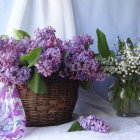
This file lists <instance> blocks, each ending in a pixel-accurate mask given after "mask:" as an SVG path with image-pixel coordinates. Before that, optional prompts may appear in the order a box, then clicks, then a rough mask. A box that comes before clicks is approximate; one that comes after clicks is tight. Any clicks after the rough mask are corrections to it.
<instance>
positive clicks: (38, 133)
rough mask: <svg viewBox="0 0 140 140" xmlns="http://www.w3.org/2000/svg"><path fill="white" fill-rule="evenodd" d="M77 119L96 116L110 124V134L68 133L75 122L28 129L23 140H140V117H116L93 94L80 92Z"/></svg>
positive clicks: (106, 104) (91, 132)
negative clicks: (89, 115)
mask: <svg viewBox="0 0 140 140" xmlns="http://www.w3.org/2000/svg"><path fill="white" fill-rule="evenodd" d="M75 112H76V113H77V115H76V117H77V116H79V115H80V114H96V115H97V116H98V117H100V118H102V119H103V120H105V121H106V122H108V124H109V126H110V131H109V133H106V134H104V133H98V132H93V131H80V132H78V131H77V132H67V130H68V128H69V127H70V126H71V124H72V123H73V122H69V123H66V124H63V125H59V126H51V127H40V128H27V130H26V134H25V137H24V138H23V139H22V140H86V139H87V140H128V139H129V140H140V117H134V118H122V117H118V116H116V113H115V110H114V109H113V108H112V107H111V105H110V103H108V102H107V101H105V100H103V99H101V97H99V96H97V95H94V94H92V93H84V91H81V92H80V96H79V99H78V102H77V105H76V109H75Z"/></svg>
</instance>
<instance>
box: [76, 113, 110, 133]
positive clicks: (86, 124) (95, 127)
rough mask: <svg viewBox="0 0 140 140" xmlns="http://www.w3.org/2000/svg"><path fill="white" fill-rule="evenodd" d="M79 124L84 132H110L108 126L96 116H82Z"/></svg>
mask: <svg viewBox="0 0 140 140" xmlns="http://www.w3.org/2000/svg"><path fill="white" fill-rule="evenodd" d="M79 123H80V125H81V126H82V128H83V129H84V130H92V131H98V132H101V133H106V132H108V130H109V126H108V124H107V123H106V122H105V121H103V120H101V119H99V118H97V117H96V116H95V115H89V116H87V117H84V116H81V117H80V119H79Z"/></svg>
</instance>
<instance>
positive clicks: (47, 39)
mask: <svg viewBox="0 0 140 140" xmlns="http://www.w3.org/2000/svg"><path fill="white" fill-rule="evenodd" d="M35 36H36V38H35V40H34V45H33V47H38V46H41V47H42V48H43V50H42V54H41V56H40V59H39V61H38V62H37V63H36V64H35V66H36V68H37V69H38V71H39V72H40V73H41V74H43V75H44V76H45V77H48V76H51V75H52V73H54V72H56V71H58V70H59V68H60V66H61V62H62V51H61V48H62V40H61V39H59V38H56V36H55V30H54V29H53V28H52V27H46V28H44V29H42V30H40V29H37V30H36V31H35Z"/></svg>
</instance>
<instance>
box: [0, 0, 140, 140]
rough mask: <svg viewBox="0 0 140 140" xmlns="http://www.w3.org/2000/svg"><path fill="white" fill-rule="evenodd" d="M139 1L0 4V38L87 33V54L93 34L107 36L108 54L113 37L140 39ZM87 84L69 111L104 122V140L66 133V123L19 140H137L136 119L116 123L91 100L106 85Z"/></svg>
mask: <svg viewBox="0 0 140 140" xmlns="http://www.w3.org/2000/svg"><path fill="white" fill-rule="evenodd" d="M139 11H140V0H10V1H8V0H0V21H1V25H2V26H1V27H0V33H1V34H5V33H7V34H11V33H10V29H11V27H15V28H17V29H23V30H25V31H27V32H29V33H30V34H31V35H32V34H33V29H34V28H37V27H40V28H43V27H45V26H47V25H51V26H53V27H54V28H55V29H56V30H57V36H59V37H61V38H63V39H69V38H71V37H72V36H73V35H75V34H80V33H89V34H91V35H92V36H93V38H94V39H95V44H94V45H93V46H92V48H93V49H94V50H95V51H96V52H97V46H96V34H95V31H96V28H100V29H101V30H102V31H103V32H105V34H106V35H107V39H108V42H109V45H110V47H111V48H112V49H115V48H113V44H114V43H115V41H116V37H117V36H118V35H119V36H120V37H121V38H122V39H126V37H128V36H129V37H131V38H133V40H135V37H139V36H140V16H139ZM112 82H113V79H112V78H108V79H107V80H106V81H105V82H103V83H99V82H95V81H94V82H92V88H91V92H90V93H85V91H84V90H80V96H79V100H78V103H77V106H76V109H75V112H76V113H78V114H92V113H94V114H97V115H98V116H100V117H101V118H102V119H104V120H106V121H107V122H109V125H110V126H111V131H110V133H109V134H99V133H95V132H75V133H67V132H66V131H67V129H68V127H69V126H70V124H71V123H68V124H64V125H61V126H58V127H48V128H32V129H28V131H27V136H26V137H25V138H24V140H40V139H41V140H48V139H52V140H56V139H61V140H71V139H74V140H76V139H77V140H78V139H80V140H85V139H89V140H103V139H104V140H120V139H122V140H127V139H128V138H129V139H130V140H139V139H140V118H139V117H137V118H119V117H116V115H115V111H114V110H113V109H112V108H111V106H110V104H109V103H107V102H105V101H104V100H102V99H101V98H99V97H97V96H96V95H95V94H94V93H97V94H99V95H101V96H103V97H104V98H105V97H107V90H108V87H109V85H110V84H111V83H112Z"/></svg>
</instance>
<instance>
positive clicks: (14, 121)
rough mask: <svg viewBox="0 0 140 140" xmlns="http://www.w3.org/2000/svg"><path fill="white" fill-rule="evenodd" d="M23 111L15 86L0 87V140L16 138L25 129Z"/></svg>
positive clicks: (13, 139) (14, 139)
mask: <svg viewBox="0 0 140 140" xmlns="http://www.w3.org/2000/svg"><path fill="white" fill-rule="evenodd" d="M25 125H26V120H25V112H24V109H23V106H22V103H21V99H20V96H19V93H18V90H17V88H16V86H3V87H2V88H1V89H0V140H17V139H19V138H21V137H22V136H23V134H24V131H25Z"/></svg>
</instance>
